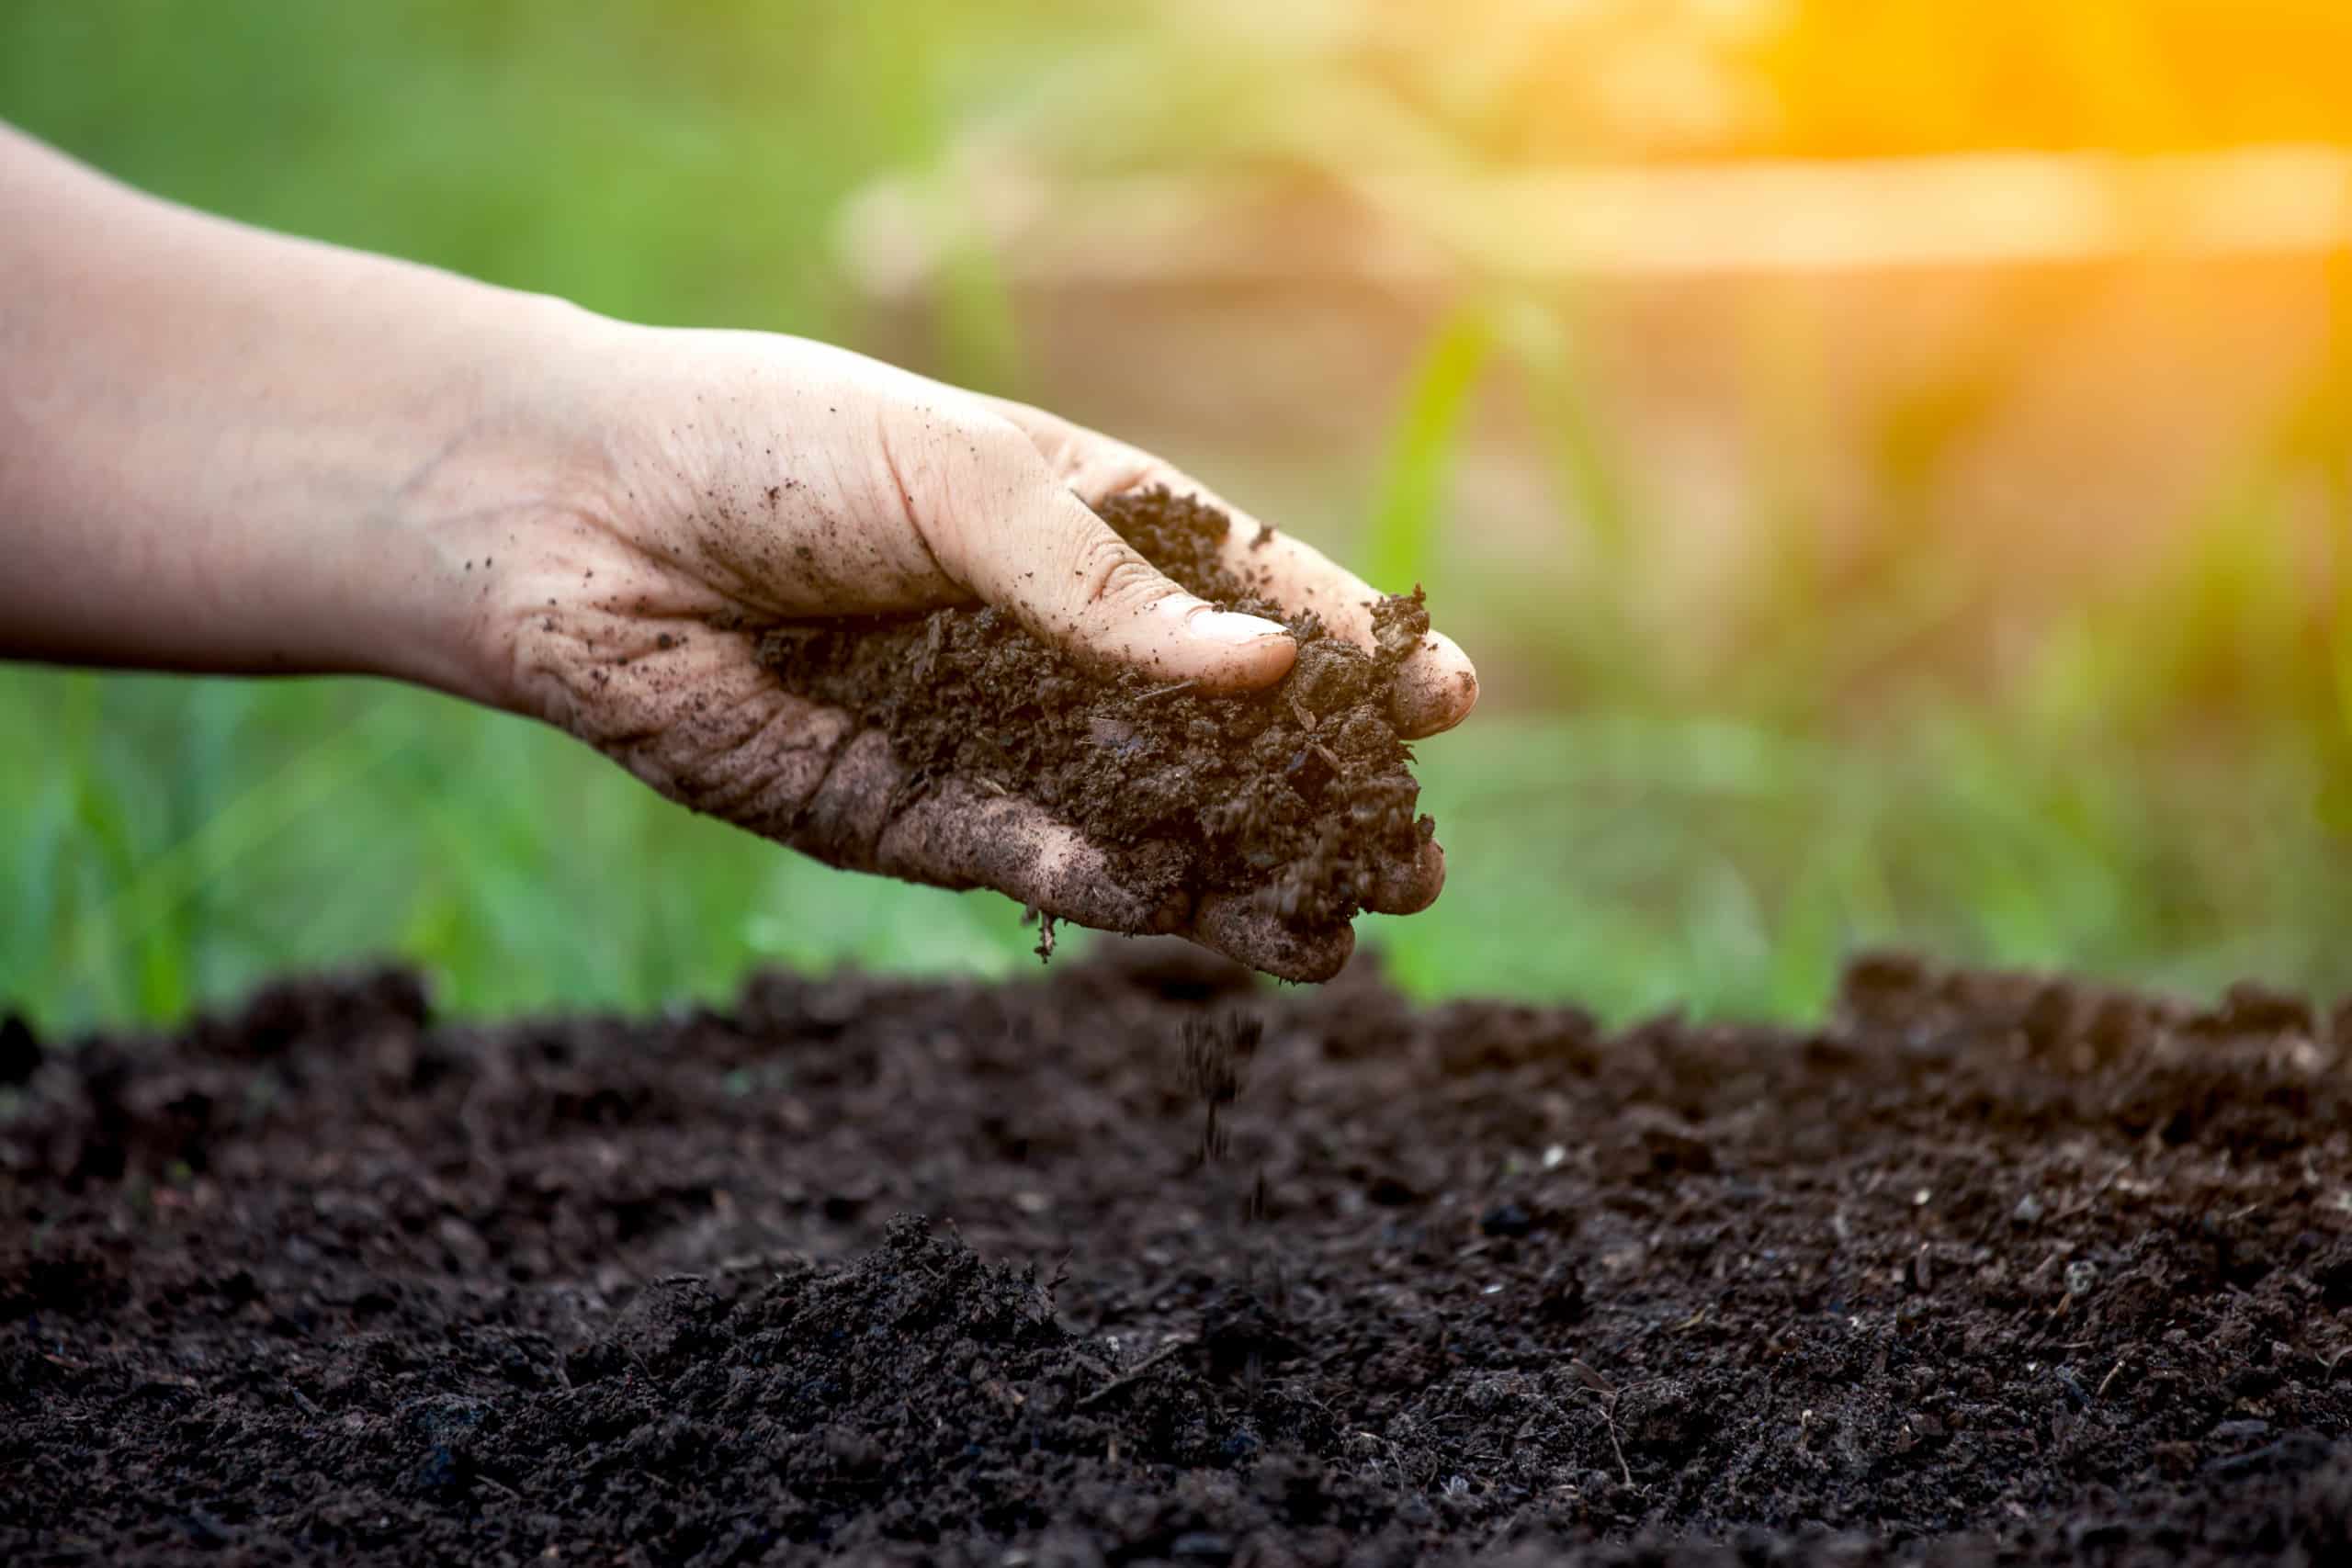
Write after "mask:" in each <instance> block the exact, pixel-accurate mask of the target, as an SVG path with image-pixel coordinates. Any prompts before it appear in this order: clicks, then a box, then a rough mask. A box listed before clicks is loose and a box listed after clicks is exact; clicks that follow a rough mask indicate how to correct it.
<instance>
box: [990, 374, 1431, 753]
mask: <svg viewBox="0 0 2352 1568" xmlns="http://www.w3.org/2000/svg"><path fill="white" fill-rule="evenodd" d="M989 401H990V405H991V406H992V407H994V408H995V409H996V410H997V412H1000V413H1001V414H1002V415H1003V416H1004V417H1005V418H1006V419H1008V420H1010V421H1012V423H1013V424H1014V425H1015V426H1016V427H1017V428H1019V429H1020V430H1021V431H1022V432H1023V433H1024V434H1026V435H1027V436H1028V437H1029V439H1030V441H1031V442H1032V443H1034V444H1035V446H1036V448H1037V450H1038V451H1039V452H1040V453H1041V454H1043V455H1044V457H1045V459H1046V463H1047V465H1048V466H1049V467H1050V468H1052V469H1053V470H1054V471H1055V472H1056V473H1057V474H1058V475H1060V477H1061V479H1062V482H1063V483H1065V484H1066V485H1068V486H1069V488H1070V489H1071V490H1072V491H1076V492H1077V493H1078V495H1079V496H1080V498H1081V499H1083V500H1084V501H1085V502H1087V504H1089V505H1090V506H1091V505H1096V504H1099V503H1100V502H1103V501H1105V500H1107V499H1108V498H1109V497H1111V496H1114V495H1118V494H1121V493H1123V492H1125V491H1134V490H1145V489H1149V488H1150V487H1152V486H1154V485H1165V486H1167V487H1168V489H1170V491H1175V492H1176V493H1177V494H1179V495H1190V496H1193V497H1195V498H1197V499H1198V500H1200V501H1201V502H1204V504H1206V505H1210V506H1214V507H1216V508H1217V509H1219V510H1220V511H1222V512H1224V513H1225V514H1226V515H1227V518H1229V519H1230V520H1231V521H1230V524H1229V526H1228V527H1227V531H1226V542H1225V548H1224V552H1223V553H1224V558H1225V562H1226V565H1227V568H1228V569H1229V570H1232V571H1233V572H1234V573H1235V575H1237V576H1238V577H1240V578H1241V579H1242V581H1246V582H1249V583H1250V584H1251V585H1252V586H1253V587H1255V588H1256V589H1257V590H1258V592H1261V593H1262V594H1263V595H1264V596H1265V597H1267V598H1269V599H1272V601H1274V602H1275V603H1276V604H1281V605H1282V606H1283V607H1284V608H1285V609H1288V610H1290V611H1293V612H1298V611H1302V610H1312V611H1314V612H1315V614H1316V615H1317V616H1318V617H1320V618H1321V620H1322V622H1323V624H1324V625H1325V626H1329V627H1330V628H1331V629H1332V630H1333V631H1336V632H1338V633H1339V634H1340V636H1342V637H1346V638H1347V639H1348V640H1349V641H1351V642H1352V643H1354V644H1355V645H1356V646H1357V647H1359V648H1362V649H1365V650H1367V651H1369V650H1371V649H1373V647H1374V641H1373V620H1372V606H1373V605H1374V604H1377V603H1378V602H1379V601H1380V599H1381V597H1382V595H1381V593H1380V592H1379V591H1378V590H1377V589H1375V588H1374V587H1373V586H1372V585H1371V584H1370V583H1368V582H1366V581H1364V580H1363V578H1361V577H1358V576H1357V575H1356V574H1355V573H1354V572H1351V571H1350V570H1348V569H1347V568H1345V567H1343V566H1340V564H1339V563H1338V562H1336V561H1334V560H1332V559H1331V558H1329V556H1326V555H1325V554H1323V552H1322V551H1320V550H1318V549H1317V548H1315V547H1313V546H1312V545H1308V544H1305V543H1303V542H1301V541H1300V540H1297V539H1295V538H1293V537H1292V536H1289V535H1287V534H1284V533H1283V532H1282V531H1281V530H1280V529H1276V528H1270V527H1267V526H1266V525H1263V524H1261V522H1259V521H1258V519H1257V518H1255V517H1252V516H1251V515H1250V513H1247V512H1244V511H1242V510H1241V509H1240V508H1239V507H1238V506H1235V505H1234V504H1233V503H1232V502H1228V501H1227V500H1226V499H1225V498H1224V497H1222V496H1220V495H1218V494H1217V493H1216V491H1213V490H1211V489H1209V488H1208V487H1207V486H1206V485H1204V484H1202V483H1200V482H1199V481H1198V480H1196V479H1193V478H1191V477H1190V476H1189V475H1187V474H1184V473H1182V472H1181V471H1180V470H1178V469H1176V468H1170V466H1169V465H1168V464H1166V463H1164V462H1162V461H1160V460H1159V458H1157V457H1152V456H1151V455H1150V454H1148V453H1147V452H1144V451H1141V450H1139V449H1138V448H1136V447H1134V446H1128V445H1126V443H1125V442H1123V441H1114V440H1113V439H1112V438H1110V437H1109V436H1107V435H1103V434H1099V433H1097V432H1095V431H1091V430H1088V429H1086V428H1085V427H1084V426H1082V425H1076V424H1072V423H1069V421H1068V420H1066V419H1063V418H1061V417H1059V416H1058V415H1056V414H1050V413H1046V412H1044V411H1043V410H1041V409H1034V408H1031V407H1029V406H1028V405H1027V404H1025V403H1015V402H1009V401H1005V400H998V399H992V400H989ZM1477 702H1478V672H1477V671H1476V668H1475V667H1474V666H1473V665H1472V664H1471V662H1470V660H1469V657H1468V656H1467V655H1465V654H1464V652H1463V651H1462V648H1461V645H1460V644H1458V643H1456V642H1455V641H1454V640H1453V638H1452V637H1447V636H1446V635H1445V634H1444V633H1442V632H1435V631H1432V632H1427V633H1424V634H1423V635H1422V637H1420V640H1419V646H1418V647H1416V648H1415V649H1413V651H1412V652H1411V653H1410V654H1408V655H1407V656H1406V658H1405V660H1403V662H1402V663H1400V664H1399V665H1398V666H1397V679H1396V684H1395V686H1394V688H1393V689H1392V691H1391V694H1390V697H1389V706H1390V710H1391V714H1390V716H1391V717H1392V718H1393V719H1394V720H1395V721H1396V724H1397V730H1398V731H1399V732H1400V733H1401V734H1403V735H1404V737H1405V738H1406V739H1408V740H1418V739H1422V738H1424V737H1427V736H1430V735H1437V734H1441V733H1442V732H1443V731H1445V730H1448V729H1452V728H1453V727H1454V726H1455V725H1457V724H1460V723H1461V722H1462V721H1463V720H1464V719H1465V718H1467V717H1469V716H1470V710H1471V709H1472V708H1473V707H1475V706H1476V705H1477Z"/></svg>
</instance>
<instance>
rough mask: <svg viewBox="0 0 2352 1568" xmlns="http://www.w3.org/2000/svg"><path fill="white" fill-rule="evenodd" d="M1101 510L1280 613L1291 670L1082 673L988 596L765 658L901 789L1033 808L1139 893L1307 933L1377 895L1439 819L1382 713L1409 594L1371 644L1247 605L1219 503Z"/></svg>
mask: <svg viewBox="0 0 2352 1568" xmlns="http://www.w3.org/2000/svg"><path fill="white" fill-rule="evenodd" d="M1097 510H1098V511H1099V512H1100V513H1101V514H1102V515H1103V519H1104V521H1106V522H1108V523H1109V524H1110V525H1112V526H1113V527H1114V529H1116V530H1117V531H1118V532H1119V533H1120V535H1121V536H1124V537H1125V539H1126V540H1127V542H1128V543H1129V544H1131V545H1133V546H1135V547H1136V549H1137V550H1138V551H1140V552H1141V553H1142V555H1143V556H1144V557H1145V558H1147V559H1148V560H1149V561H1150V562H1151V563H1152V564H1153V565H1154V566H1157V567H1159V569H1160V570H1162V571H1165V572H1167V573H1168V574H1169V575H1170V577H1172V578H1173V579H1175V581H1178V582H1179V583H1181V584H1182V585H1183V586H1184V587H1185V588H1186V589H1188V590H1189V591H1191V592H1193V593H1196V594H1199V595H1201V596H1202V597H1204V598H1205V599H1208V600H1210V601H1211V602H1213V603H1216V604H1220V605H1225V606H1229V607H1231V608H1235V609H1238V610H1241V611H1244V612H1247V613H1250V614H1253V615H1265V616H1267V617H1269V618H1271V619H1278V620H1282V621H1283V622H1284V623H1285V624H1286V625H1287V626H1289V628H1290V630H1291V632H1292V635H1293V636H1294V637H1295V639H1296V641H1297V643H1298V657H1297V660H1296V662H1295V664H1294V665H1293V666H1292V667H1291V670H1290V672H1289V673H1288V674H1287V675H1285V676H1284V677H1283V679H1282V680H1281V681H1280V682H1276V683H1275V684H1274V685H1272V686H1270V687H1267V688H1265V689H1263V690H1261V691H1257V692H1251V693H1247V694H1211V693H1208V692H1204V691H1202V690H1199V689H1198V688H1197V687H1196V686H1195V685H1194V684H1193V683H1192V682H1167V681H1161V680H1157V679H1154V678H1153V677H1151V676H1149V675H1148V674H1145V673H1142V672H1139V671H1114V670H1104V669H1099V668H1092V667H1089V666H1088V665H1085V664H1083V663H1081V662H1080V661H1079V660H1075V659H1073V658H1071V657H1070V656H1069V655H1067V654H1065V653H1062V652H1060V651H1058V650H1057V649H1053V648H1051V647H1048V646H1047V645H1046V643H1044V642H1042V641H1040V640H1039V639H1038V638H1036V637H1033V636H1032V635H1030V633H1029V632H1027V631H1026V630H1024V629H1023V627H1022V626H1021V625H1020V624H1019V623H1018V622H1017V621H1016V620H1014V619H1013V617H1012V616H1011V615H1007V614H1006V613H1004V612H1003V611H1001V610H997V609H991V608H987V607H969V608H966V607H958V608H948V609H942V610H935V611H933V612H930V613H929V614H926V615H894V616H878V617H865V618H854V619H831V620H823V621H811V622H807V623H803V624H799V625H796V626H789V627H786V628H785V629H782V630H779V631H775V632H771V633H770V634H768V636H767V637H766V638H765V639H764V640H763V643H762V645H761V650H760V657H761V660H762V662H763V663H764V664H766V665H767V666H768V667H769V668H770V669H771V670H773V671H775V672H776V674H777V676H778V677H779V678H780V679H781V680H782V681H783V682H784V683H785V685H786V687H787V688H789V689H790V690H791V691H793V692H794V693H796V694H799V695H802V696H806V697H809V698H813V699H816V700H818V701H820V702H823V703H826V704H830V705H834V706H837V707H840V708H842V709H843V710H845V711H847V712H849V713H852V714H854V715H855V716H857V717H858V718H859V719H860V720H861V721H862V722H864V723H865V724H867V725H870V726H872V727H873V728H875V729H876V730H878V731H879V732H881V733H882V734H884V735H887V736H888V739H889V743H890V749H891V751H892V752H893V754H894V755H895V757H896V759H897V761H899V765H900V766H901V767H902V768H904V769H905V770H907V772H908V773H910V775H911V777H912V779H913V780H914V781H915V784H914V787H915V788H918V789H920V788H921V787H922V785H923V784H924V782H925V781H936V780H946V779H951V778H952V779H957V780H961V781H963V782H964V783H966V784H971V785H977V786H978V787H979V788H981V789H983V790H994V791H998V792H1001V793H1003V794H1006V795H1014V796H1019V797H1023V798H1026V799H1030V800H1034V801H1035V802H1036V803H1038V804H1039V805H1041V806H1043V807H1045V808H1046V811H1047V812H1048V813H1049V814H1050V815H1051V816H1053V817H1054V818H1057V819H1058V820H1061V821H1064V822H1067V823H1069V824H1070V825H1071V826H1073V827H1075V828H1077V829H1079V830H1080V834H1081V835H1082V836H1083V837H1084V838H1085V839H1086V840H1088V841H1089V842H1091V843H1092V844H1094V845H1096V846H1099V847H1100V848H1101V849H1103V851H1104V852H1105V855H1106V860H1107V868H1108V871H1109V874H1110V875H1111V876H1112V878H1113V880H1114V881H1115V882H1116V883H1118V884H1119V885H1121V886H1125V887H1127V888H1129V889H1131V890H1133V891H1135V892H1136V894H1138V895H1139V896H1141V897H1145V898H1147V899H1148V900H1151V901H1155V902H1156V901H1160V900H1164V899H1167V898H1169V897H1183V898H1196V897H1200V896H1203V895H1208V894H1219V893H1227V894H1232V893H1238V894H1247V895H1250V897H1251V900H1252V902H1253V904H1254V905H1255V906H1256V907H1257V908H1260V909H1261V910H1262V911H1263V912H1265V913H1269V914H1271V915H1272V916H1273V917H1274V918H1275V919H1278V920H1280V921H1281V922H1282V923H1283V924H1285V925H1288V926H1293V927H1296V928H1299V929H1302V930H1307V931H1313V930H1317V929H1320V928H1327V927H1329V926H1333V925H1337V924H1340V923H1344V922H1345V921H1347V920H1348V919H1351V918H1352V917H1353V916H1354V915H1355V914H1356V913H1357V911H1358V910H1359V909H1361V908H1363V907H1364V906H1365V905H1366V904H1367V903H1375V902H1379V901H1380V900H1379V897H1378V893H1377V887H1378V885H1379V884H1380V883H1381V881H1382V880H1383V879H1384V878H1390V877H1395V876H1397V875H1398V874H1409V873H1410V872H1411V871H1412V869H1413V868H1414V867H1416V866H1417V865H1418V864H1419V863H1420V862H1421V860H1422V857H1423V855H1424V846H1426V845H1427V844H1428V843H1429V841H1430V836H1431V834H1432V833H1433V831H1434V828H1435V825H1434V824H1433V823H1432V822H1431V821H1430V819H1429V818H1427V817H1423V816H1420V815H1419V814H1418V812H1417V809H1416V806H1415V803H1416V801H1417V800H1418V798H1419V788H1420V786H1419V784H1418V783H1417V782H1416V781H1415V780H1414V778H1413V775H1412V773H1411V772H1410V767H1409V764H1410V761H1411V753H1410V752H1409V751H1408V750H1407V748H1406V746H1405V744H1404V742H1403V741H1402V740H1401V739H1399V737H1398V735H1397V727H1396V725H1395V723H1394V721H1393V719H1392V717H1391V706H1390V704H1391V697H1392V689H1393V686H1394V682H1395V676H1396V671H1397V666H1398V665H1399V664H1400V663H1401V662H1402V661H1403V660H1405V659H1406V658H1407V657H1408V656H1409V655H1410V654H1411V653H1412V651H1413V649H1415V648H1416V647H1417V646H1418V645H1419V642H1420V640H1421V638H1423V637H1425V636H1426V635H1427V634H1428V632H1429V615H1428V613H1427V612H1426V611H1425V610H1424V609H1423V608H1422V606H1421V602H1420V597H1419V594H1418V593H1416V594H1415V595H1413V596H1412V597H1410V598H1401V597H1391V598H1387V599H1385V600H1382V601H1380V602H1379V603H1377V604H1374V606H1373V607H1372V620H1373V626H1374V649H1372V650H1371V651H1369V652H1367V651H1365V650H1363V649H1360V648H1358V647H1357V646H1356V645H1355V644H1354V643H1352V642H1351V641H1349V640H1347V639H1346V638H1344V637H1339V636H1336V635H1333V634H1332V633H1330V632H1329V631H1328V630H1327V629H1326V628H1325V626H1323V623H1322V622H1321V620H1320V619H1319V618H1318V617H1317V616H1316V615H1314V614H1313V613H1311V612H1306V613H1296V614H1294V613H1292V612H1291V611H1289V610H1287V609H1285V607H1283V606H1282V605H1280V604H1274V603H1272V601H1270V600H1268V599H1266V598H1264V597H1262V596H1261V593H1260V592H1259V585H1258V584H1257V583H1254V582H1252V581H1249V580H1248V579H1247V578H1246V577H1245V576H1244V575H1243V573H1242V571H1241V570H1236V569H1235V568H1234V567H1233V566H1231V565H1230V564H1229V562H1228V559H1227V557H1226V556H1225V555H1224V554H1222V553H1221V548H1222V547H1223V546H1224V544H1225V541H1226V539H1227V532H1228V528H1229V523H1228V519H1227V516H1226V514H1225V513H1223V512H1220V511H1217V510H1216V509H1214V508H1212V507H1209V506H1206V505H1204V504H1202V503H1201V502H1197V501H1195V500H1193V499H1192V498H1190V497H1186V496H1180V495H1175V494H1171V493H1170V491H1167V490H1164V489H1154V490H1148V491H1136V492H1131V493H1128V494H1125V495H1119V496H1114V497H1113V498H1112V499H1111V500H1109V501H1108V502H1104V503H1103V504H1102V505H1101V506H1100V507H1099V508H1098V509H1097Z"/></svg>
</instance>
